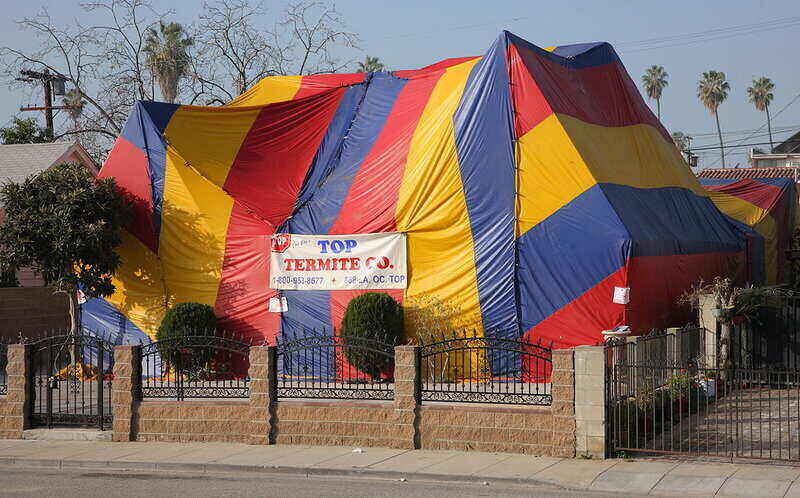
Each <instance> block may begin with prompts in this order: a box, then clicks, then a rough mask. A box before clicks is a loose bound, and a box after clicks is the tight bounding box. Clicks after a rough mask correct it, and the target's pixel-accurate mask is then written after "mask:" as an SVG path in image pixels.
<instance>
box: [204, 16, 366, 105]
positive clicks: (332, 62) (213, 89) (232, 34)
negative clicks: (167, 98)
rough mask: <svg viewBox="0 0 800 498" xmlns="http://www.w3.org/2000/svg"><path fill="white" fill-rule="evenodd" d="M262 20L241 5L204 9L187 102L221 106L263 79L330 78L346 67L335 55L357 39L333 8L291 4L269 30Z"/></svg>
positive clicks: (353, 45)
mask: <svg viewBox="0 0 800 498" xmlns="http://www.w3.org/2000/svg"><path fill="white" fill-rule="evenodd" d="M266 16H267V12H266V10H265V8H264V7H263V4H261V3H259V4H251V3H250V2H247V1H246V0H217V1H216V2H213V3H206V4H204V6H203V13H202V14H201V15H200V22H199V23H198V25H197V29H196V30H195V32H194V33H193V38H194V39H195V41H196V45H197V52H196V53H195V56H194V58H193V61H192V64H193V69H194V71H195V72H194V79H193V81H192V85H191V91H192V92H193V97H192V99H191V100H192V101H193V102H194V101H201V102H202V101H204V102H205V103H224V102H227V101H229V100H231V99H233V98H235V97H237V96H238V95H241V94H242V93H244V92H245V90H247V89H248V88H250V87H251V86H253V85H254V84H255V83H257V82H258V81H259V80H261V79H262V78H265V77H267V76H275V75H287V74H319V73H332V72H338V71H340V70H342V69H343V68H345V67H346V66H347V65H348V64H349V63H350V62H351V61H350V60H347V61H345V62H339V60H338V58H337V54H336V51H337V49H351V48H357V43H358V36H357V35H356V34H355V33H353V32H351V31H348V30H347V28H346V23H345V22H344V18H343V17H342V15H341V14H340V13H339V12H338V11H337V10H336V7H335V6H334V5H333V4H328V3H324V2H320V1H304V2H300V3H291V4H289V5H288V6H287V7H286V9H285V10H284V11H283V13H281V14H280V17H279V19H278V20H277V21H276V22H275V23H273V24H272V25H268V24H266V23H265V22H264V21H265V19H266Z"/></svg>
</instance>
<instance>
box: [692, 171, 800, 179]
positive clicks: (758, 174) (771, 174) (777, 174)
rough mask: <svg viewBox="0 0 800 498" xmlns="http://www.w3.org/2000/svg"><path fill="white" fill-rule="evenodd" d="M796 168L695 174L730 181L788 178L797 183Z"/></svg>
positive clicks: (701, 172) (699, 176)
mask: <svg viewBox="0 0 800 498" xmlns="http://www.w3.org/2000/svg"><path fill="white" fill-rule="evenodd" d="M798 170H800V168H798V167H777V168H726V169H722V168H718V169H704V170H702V171H700V172H699V173H697V177H698V178H719V179H724V180H730V179H735V178H790V179H792V180H794V181H795V182H797V180H798Z"/></svg>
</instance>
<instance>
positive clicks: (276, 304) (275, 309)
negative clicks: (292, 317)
mask: <svg viewBox="0 0 800 498" xmlns="http://www.w3.org/2000/svg"><path fill="white" fill-rule="evenodd" d="M269 311H270V313H283V312H285V311H289V302H288V301H287V300H286V298H285V297H280V298H278V297H271V298H269Z"/></svg>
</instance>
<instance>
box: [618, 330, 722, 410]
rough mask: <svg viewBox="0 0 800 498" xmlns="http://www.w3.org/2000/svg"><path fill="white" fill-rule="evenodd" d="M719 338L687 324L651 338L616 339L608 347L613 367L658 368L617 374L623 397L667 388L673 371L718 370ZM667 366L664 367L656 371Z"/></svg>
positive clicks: (625, 371) (659, 332)
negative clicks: (646, 390) (643, 390)
mask: <svg viewBox="0 0 800 498" xmlns="http://www.w3.org/2000/svg"><path fill="white" fill-rule="evenodd" d="M716 348H717V335H716V334H715V333H714V331H708V330H706V329H704V328H703V327H698V326H695V325H687V326H686V327H683V328H680V329H670V330H667V331H665V330H653V331H652V332H650V333H649V334H647V335H644V336H639V337H629V338H625V339H612V340H610V341H609V342H608V343H607V344H606V352H607V355H608V363H609V365H612V366H613V365H627V366H630V367H639V366H641V367H654V369H653V370H646V371H647V375H640V374H641V373H642V372H645V370H636V369H628V370H624V371H619V372H616V375H617V376H619V377H620V378H621V379H622V380H621V382H620V383H619V384H618V385H617V392H618V394H620V395H625V396H633V395H634V394H635V393H636V392H639V391H640V390H641V389H655V388H660V387H663V386H664V385H666V384H667V382H668V381H669V379H670V378H671V371H670V369H679V370H680V369H683V370H686V369H697V368H707V367H711V368H713V367H716V366H717V365H716V361H717V356H716V351H717V350H716ZM655 367H663V368H655Z"/></svg>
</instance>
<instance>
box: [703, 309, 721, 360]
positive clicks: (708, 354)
mask: <svg viewBox="0 0 800 498" xmlns="http://www.w3.org/2000/svg"><path fill="white" fill-rule="evenodd" d="M698 307H699V309H698V318H699V322H700V327H701V328H703V329H705V334H703V336H704V337H703V341H704V342H705V344H704V347H705V358H703V360H704V361H705V364H706V365H707V366H708V367H709V368H721V367H722V364H721V363H719V361H718V360H719V357H718V351H717V344H718V339H719V338H718V337H717V332H718V327H717V318H718V317H717V314H718V311H717V307H718V304H717V299H716V297H714V295H713V294H704V295H702V296H700V297H699V298H698Z"/></svg>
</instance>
